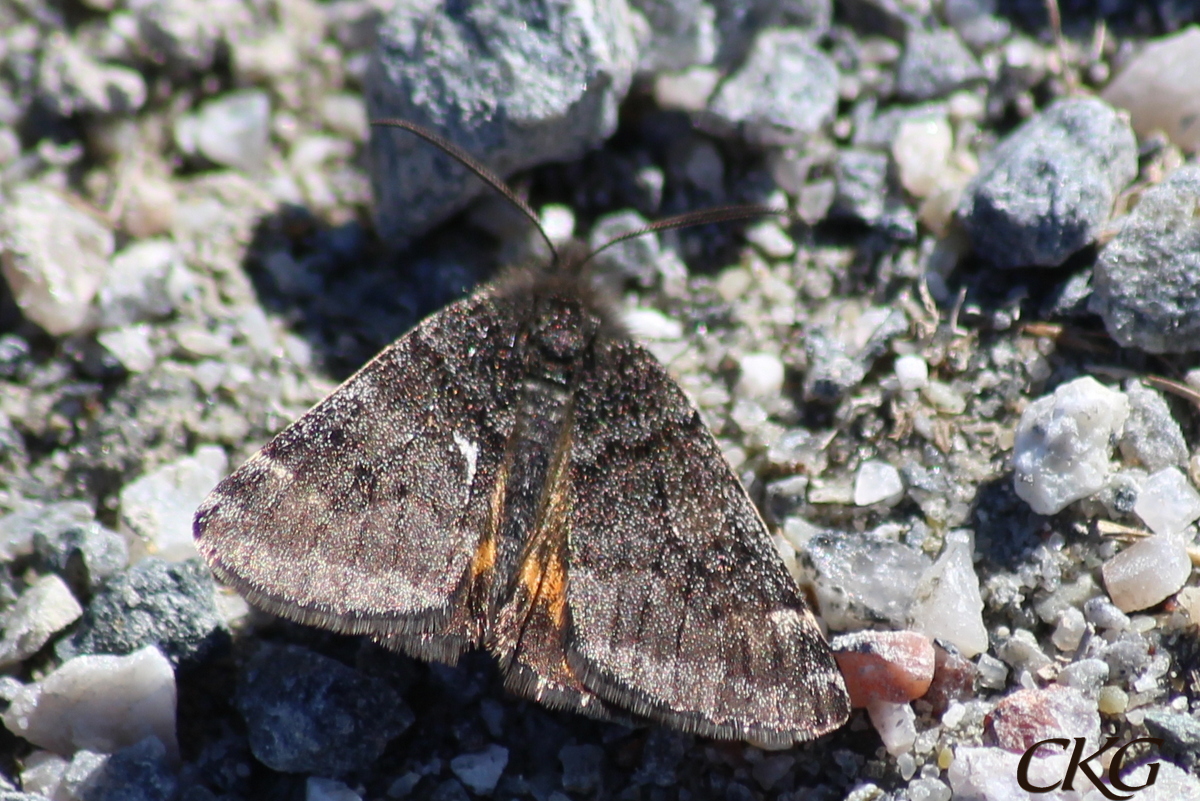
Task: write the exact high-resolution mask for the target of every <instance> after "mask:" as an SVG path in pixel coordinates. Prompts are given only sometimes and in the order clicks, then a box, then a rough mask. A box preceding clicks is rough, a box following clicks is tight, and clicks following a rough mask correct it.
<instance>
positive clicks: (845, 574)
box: [808, 531, 933, 631]
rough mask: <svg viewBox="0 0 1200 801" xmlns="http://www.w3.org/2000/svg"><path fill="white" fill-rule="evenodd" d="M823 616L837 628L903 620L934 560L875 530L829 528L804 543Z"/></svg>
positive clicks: (858, 627)
mask: <svg viewBox="0 0 1200 801" xmlns="http://www.w3.org/2000/svg"><path fill="white" fill-rule="evenodd" d="M808 558H809V560H810V561H811V562H812V565H813V568H814V569H815V571H816V574H817V577H816V582H815V583H816V592H817V603H818V606H819V607H820V610H821V617H822V619H823V620H824V621H825V622H826V623H827V624H828V625H829V626H830V628H832V629H835V630H837V631H845V630H853V629H860V628H864V627H866V626H868V625H870V624H872V623H877V622H888V623H892V624H893V625H896V626H898V627H903V626H904V624H905V623H907V618H906V615H907V610H908V607H909V604H910V603H911V602H912V599H913V592H914V591H915V590H916V588H917V582H918V581H919V580H920V578H921V576H922V574H923V573H924V572H925V571H926V570H928V569H929V568H930V566H932V564H933V560H932V559H930V558H929V557H928V556H926V555H925V554H924V553H922V552H921V551H918V550H916V549H915V548H912V547H910V546H908V545H905V544H904V543H902V542H898V541H897V540H894V539H891V538H889V537H886V536H883V535H881V534H879V533H875V532H866V533H860V532H851V531H829V532H823V533H821V534H818V535H816V536H814V537H813V538H812V539H811V540H809V543H808Z"/></svg>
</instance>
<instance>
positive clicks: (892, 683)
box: [831, 631, 935, 708]
mask: <svg viewBox="0 0 1200 801" xmlns="http://www.w3.org/2000/svg"><path fill="white" fill-rule="evenodd" d="M831 645H832V648H833V655H834V658H835V659H836V660H837V663H838V669H839V670H841V672H842V676H843V677H844V678H845V680H846V689H847V690H848V691H849V693H850V704H851V706H853V707H856V708H863V707H867V706H870V704H871V703H873V702H875V701H889V702H892V703H907V702H909V701H912V700H913V699H916V698H920V697H921V696H922V695H924V694H925V692H926V690H928V689H929V685H930V683H931V682H932V681H933V673H934V663H935V657H934V649H933V641H932V640H930V639H929V637H927V636H926V635H924V634H919V633H917V632H913V631H859V632H855V633H853V634H843V635H840V636H838V637H834V639H833V642H832V643H831Z"/></svg>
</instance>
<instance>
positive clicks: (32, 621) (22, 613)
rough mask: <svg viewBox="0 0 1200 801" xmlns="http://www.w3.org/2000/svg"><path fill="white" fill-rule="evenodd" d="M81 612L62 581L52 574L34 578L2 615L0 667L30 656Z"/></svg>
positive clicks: (80, 614)
mask: <svg viewBox="0 0 1200 801" xmlns="http://www.w3.org/2000/svg"><path fill="white" fill-rule="evenodd" d="M82 615H83V607H81V606H80V605H79V602H78V601H76V600H75V596H74V595H72V594H71V590H70V589H68V588H67V585H66V583H64V582H63V580H62V579H60V578H59V577H58V576H56V575H54V574H50V575H46V576H42V577H41V578H40V579H38V580H37V581H36V582H34V583H33V584H32V585H31V586H30V587H29V588H28V589H27V590H25V592H23V593H21V597H20V598H18V599H17V602H16V603H15V604H13V607H12V608H11V609H9V610H8V611H7V612H6V613H5V615H4V618H3V620H4V625H3V628H4V639H3V640H0V667H8V666H9V665H15V664H17V663H18V662H20V661H21V660H23V659H25V658H27V657H30V656H33V655H34V654H36V653H37V652H38V651H39V650H41V647H42V646H43V645H45V644H46V643H48V642H49V641H50V638H51V637H53V636H54V635H55V634H57V633H58V632H60V631H62V630H63V629H65V628H66V627H67V626H69V625H71V624H72V623H74V622H75V621H76V620H78V619H79V618H80V616H82Z"/></svg>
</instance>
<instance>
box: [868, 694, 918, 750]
mask: <svg viewBox="0 0 1200 801" xmlns="http://www.w3.org/2000/svg"><path fill="white" fill-rule="evenodd" d="M867 714H868V715H870V717H871V725H872V726H874V727H875V731H877V732H879V739H881V740H883V747H884V748H886V749H887V751H888V753H889V754H891V755H892V756H896V755H898V754H904V753H907V752H908V751H911V750H912V747H913V743H915V742H916V741H917V725H916V719H917V716H916V713H914V712H913V708H912V705H911V704H896V703H892V702H891V701H873V702H872V703H871V705H870V706H868V707H867Z"/></svg>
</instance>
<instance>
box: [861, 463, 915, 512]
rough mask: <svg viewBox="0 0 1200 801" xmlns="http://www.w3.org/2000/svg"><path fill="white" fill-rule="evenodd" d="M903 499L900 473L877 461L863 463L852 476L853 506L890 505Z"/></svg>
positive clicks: (902, 483)
mask: <svg viewBox="0 0 1200 801" xmlns="http://www.w3.org/2000/svg"><path fill="white" fill-rule="evenodd" d="M903 497H904V480H903V479H901V478H900V471H899V470H897V469H896V468H894V467H892V466H891V465H890V464H888V463H887V462H884V461H880V460H878V459H872V460H869V461H866V462H863V463H862V464H861V465H860V466H859V468H858V472H857V473H856V474H855V476H854V505H855V506H872V505H874V504H877V503H882V504H887V505H892V504H895V503H897V502H898V501H899V500H900V499H901V498H903Z"/></svg>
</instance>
